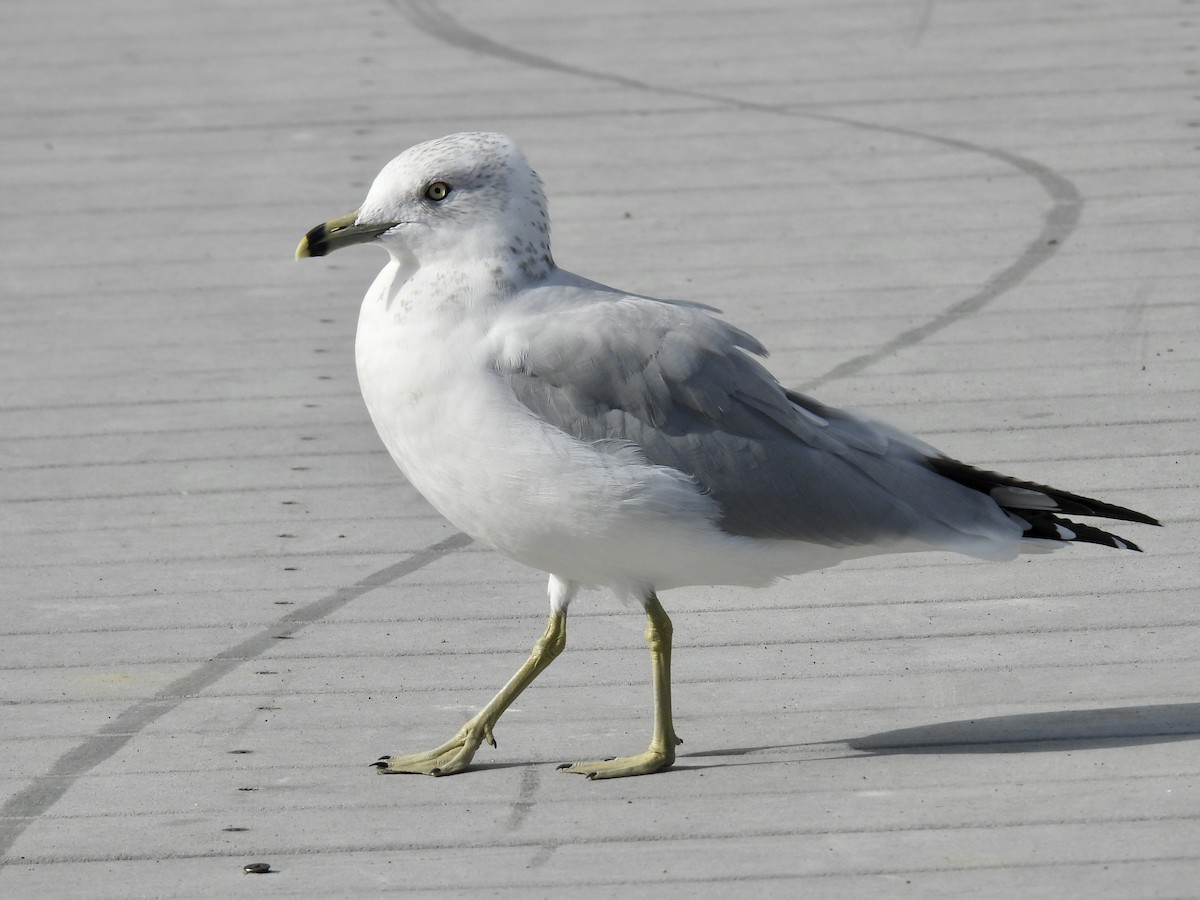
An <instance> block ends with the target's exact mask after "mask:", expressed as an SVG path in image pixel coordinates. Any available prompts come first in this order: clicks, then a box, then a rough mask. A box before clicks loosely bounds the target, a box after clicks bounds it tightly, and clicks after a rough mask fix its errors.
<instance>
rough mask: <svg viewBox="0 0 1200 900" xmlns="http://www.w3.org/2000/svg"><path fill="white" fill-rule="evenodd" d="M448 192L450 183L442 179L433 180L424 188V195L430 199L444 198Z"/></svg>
mask: <svg viewBox="0 0 1200 900" xmlns="http://www.w3.org/2000/svg"><path fill="white" fill-rule="evenodd" d="M449 193H450V185H448V184H446V182H444V181H435V182H434V183H433V184H431V185H430V186H429V187H427V188H426V189H425V196H426V197H428V198H429V199H430V200H445V199H446V195H447V194H449Z"/></svg>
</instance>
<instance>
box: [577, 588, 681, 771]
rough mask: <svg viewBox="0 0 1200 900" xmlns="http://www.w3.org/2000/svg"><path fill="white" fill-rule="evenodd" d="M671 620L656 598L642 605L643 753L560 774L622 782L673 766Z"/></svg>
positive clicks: (675, 740)
mask: <svg viewBox="0 0 1200 900" xmlns="http://www.w3.org/2000/svg"><path fill="white" fill-rule="evenodd" d="M671 632H672V628H671V620H670V618H668V617H667V613H666V611H665V610H664V609H663V608H662V604H661V603H659V602H658V597H656V596H654V595H653V594H651V595H650V599H649V600H648V601H647V602H646V643H647V644H649V645H650V665H651V669H652V671H653V673H654V733H653V734H652V735H651V737H650V746H649V748H648V749H647V750H646V752H645V753H639V754H638V755H637V756H621V757H616V758H614V759H606V760H603V761H599V762H583V763H567V764H565V765H561V766H559V768H560V769H561V770H563V771H564V772H575V773H578V774H580V775H586V776H587V777H588V778H624V777H625V776H626V775H649V774H650V773H652V772H657V771H658V770H659V769H665V768H666V767H667V766H669V765H671V763H673V762H675V747H676V746H677V745H678V744H682V743H683V741H681V740H680V739H679V738H678V737H676V736H675V728H674V726H673V725H672V723H671Z"/></svg>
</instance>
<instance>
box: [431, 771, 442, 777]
mask: <svg viewBox="0 0 1200 900" xmlns="http://www.w3.org/2000/svg"><path fill="white" fill-rule="evenodd" d="M429 774H430V775H432V776H433V777H434V778H437V776H439V775H441V774H442V770H441V769H430V770H429Z"/></svg>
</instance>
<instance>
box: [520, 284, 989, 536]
mask: <svg viewBox="0 0 1200 900" xmlns="http://www.w3.org/2000/svg"><path fill="white" fill-rule="evenodd" d="M541 290H546V289H541ZM553 290H554V291H555V296H556V298H557V299H558V302H556V303H555V304H552V306H553V307H554V309H553V311H551V312H548V313H547V312H539V313H538V314H536V315H532V314H531V315H530V316H529V317H528V318H527V319H522V318H521V317H520V315H519V314H518V315H517V316H515V317H514V319H513V320H511V321H509V322H508V323H506V326H505V327H506V338H505V343H506V351H505V352H504V353H503V354H502V355H501V361H500V362H499V363H498V364H497V368H498V371H499V373H500V374H501V375H502V376H503V377H504V378H505V379H506V380H507V382H508V384H509V386H510V387H511V389H512V391H513V393H514V395H515V396H516V397H517V398H518V399H519V400H520V402H521V403H522V404H524V405H525V406H526V407H527V408H528V409H530V410H531V411H532V412H533V413H535V414H536V415H537V416H539V417H540V418H541V419H543V420H544V421H546V422H548V423H550V424H552V425H553V426H555V427H556V428H559V429H561V430H562V431H564V432H566V433H567V434H569V435H571V436H572V437H574V438H576V439H578V440H580V441H585V442H589V443H597V444H601V443H602V442H620V443H622V444H632V445H635V446H636V447H638V448H639V449H640V451H641V453H642V454H644V456H645V458H646V459H647V460H649V461H650V462H652V463H655V464H657V465H661V466H670V467H672V468H675V469H678V470H680V471H682V472H686V473H687V474H689V475H691V476H692V477H693V478H694V479H695V480H696V481H697V482H698V483H699V484H700V486H701V487H702V488H703V489H704V490H705V491H706V492H707V493H709V494H710V495H711V496H712V497H713V498H714V499H715V500H716V501H717V503H718V504H719V506H720V508H721V513H722V514H721V518H720V520H719V522H718V524H719V526H720V527H721V528H722V529H723V530H725V531H726V532H728V533H731V534H737V535H745V536H749V537H765V538H785V539H792V540H803V541H809V542H813V543H819V544H826V545H836V546H845V545H861V544H867V543H872V542H875V541H878V540H881V539H902V538H904V537H913V538H917V539H923V540H927V541H929V542H930V543H933V544H941V545H945V544H947V543H953V535H954V534H964V533H965V534H976V535H979V534H989V533H994V532H995V530H996V529H997V528H1002V529H1010V528H1011V526H1008V525H1007V524H1006V523H1005V524H1003V525H1002V524H1000V523H1001V522H1002V521H1003V520H1004V516H1003V514H1002V513H1001V512H1000V510H999V508H998V507H997V506H996V504H995V503H993V502H991V501H990V500H988V499H987V498H986V497H983V496H981V495H979V494H977V493H976V492H974V491H971V490H968V489H964V488H963V487H962V486H960V485H958V484H955V483H954V482H952V481H950V480H948V479H946V478H944V477H942V476H941V475H938V474H936V473H935V472H933V471H932V470H931V469H930V467H929V466H928V465H927V464H926V462H925V461H924V460H925V459H926V458H928V457H929V456H930V455H936V451H933V450H932V449H931V448H928V447H926V446H925V445H923V444H921V443H920V442H918V441H917V440H916V439H915V438H911V437H909V436H907V435H905V434H903V433H902V432H900V431H897V430H895V429H891V428H889V427H888V426H884V425H881V424H878V423H874V422H871V421H869V420H866V419H865V418H863V417H860V416H857V415H855V414H853V413H848V412H844V411H840V410H835V409H832V408H830V407H826V406H824V405H822V404H819V403H817V402H816V401H814V400H811V399H810V398H807V397H803V396H801V395H798V394H793V393H789V392H787V391H785V390H784V389H783V388H782V387H781V386H780V385H779V384H778V382H776V381H775V379H774V378H773V377H772V376H771V375H770V373H768V372H767V371H766V369H764V368H763V367H762V366H761V365H760V364H759V363H758V362H757V361H755V360H754V359H753V358H752V357H751V356H750V355H748V354H757V355H765V350H764V349H763V347H762V345H761V344H760V343H759V342H758V341H757V340H755V339H754V338H753V337H751V336H750V335H748V334H746V333H745V332H743V331H741V330H739V329H737V328H734V327H733V326H731V325H729V324H727V323H725V322H722V321H720V320H718V319H715V318H713V317H712V316H710V315H708V314H707V313H706V312H705V311H704V310H705V308H704V307H698V306H693V305H687V304H678V303H671V302H668V301H658V300H651V299H649V298H644V297H634V296H629V295H622V294H619V293H615V292H611V293H610V292H607V291H601V290H595V289H588V288H575V289H565V288H563V287H555V288H554V289H553ZM542 308H543V309H544V307H542ZM947 537H949V538H950V540H947Z"/></svg>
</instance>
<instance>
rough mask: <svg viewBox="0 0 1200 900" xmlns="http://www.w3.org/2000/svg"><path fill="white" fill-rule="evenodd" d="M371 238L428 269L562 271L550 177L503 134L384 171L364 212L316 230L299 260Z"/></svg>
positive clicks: (443, 147) (429, 149) (468, 137)
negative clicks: (554, 246)
mask: <svg viewBox="0 0 1200 900" xmlns="http://www.w3.org/2000/svg"><path fill="white" fill-rule="evenodd" d="M367 241H378V242H379V243H381V244H383V245H384V247H386V248H387V250H388V252H389V253H391V254H392V255H393V256H394V257H396V258H398V259H401V260H409V261H412V262H415V263H416V264H417V265H419V266H425V265H437V264H438V263H440V262H443V261H445V262H447V263H449V264H452V265H459V264H461V263H462V261H463V260H475V261H479V262H481V263H486V264H488V265H491V266H495V265H501V266H503V267H504V269H505V270H506V271H507V272H509V273H511V274H512V275H514V276H519V277H523V278H525V279H532V278H538V277H541V276H543V275H545V274H546V273H548V272H549V271H550V270H551V269H552V268H553V267H554V261H553V259H552V257H551V255H550V219H549V216H548V214H547V212H546V197H545V194H544V193H543V192H542V185H541V181H540V180H539V179H538V177H537V175H536V174H535V173H534V171H533V170H532V169H531V168H529V164H528V163H527V162H526V161H525V157H524V156H523V155H522V154H521V151H520V149H519V148H518V147H517V145H516V143H514V142H513V140H512V139H511V138H509V137H507V136H506V135H503V134H487V133H481V132H463V133H461V134H452V135H449V136H448V137H444V138H438V139H437V140H433V141H426V142H425V143H423V144H417V145H416V146H415V147H410V148H409V149H408V150H405V151H404V152H403V153H401V154H400V155H399V156H397V157H396V158H395V159H393V160H392V161H391V162H390V163H388V164H387V165H386V166H384V167H383V171H381V172H380V173H379V175H378V176H377V177H376V178H375V182H374V183H373V184H372V185H371V189H370V191H368V192H367V199H366V200H365V201H364V202H363V205H362V207H361V208H360V209H358V210H356V211H355V212H353V213H350V214H349V215H347V216H343V217H341V218H340V219H334V220H332V221H330V222H326V223H325V224H323V225H318V226H317V227H316V228H314V229H312V230H311V231H310V232H309V233H308V234H307V235H306V236H305V239H304V240H303V241H301V243H300V247H299V248H298V249H297V251H296V256H297V258H302V257H305V256H324V255H325V254H326V253H329V252H331V251H333V250H336V249H338V248H339V247H343V246H347V245H349V244H357V243H365V242H367Z"/></svg>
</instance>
